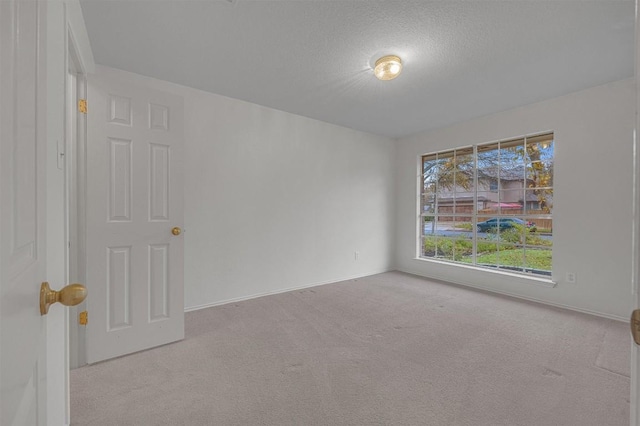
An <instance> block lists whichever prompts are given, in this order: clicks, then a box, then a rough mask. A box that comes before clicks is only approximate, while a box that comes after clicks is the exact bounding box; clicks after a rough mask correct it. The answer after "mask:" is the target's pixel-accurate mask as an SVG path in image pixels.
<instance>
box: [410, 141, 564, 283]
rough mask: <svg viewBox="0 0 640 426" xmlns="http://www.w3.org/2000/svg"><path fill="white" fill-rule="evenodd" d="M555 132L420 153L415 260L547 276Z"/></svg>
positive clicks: (550, 239) (551, 227)
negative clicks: (418, 245)
mask: <svg viewBox="0 0 640 426" xmlns="http://www.w3.org/2000/svg"><path fill="white" fill-rule="evenodd" d="M553 152H554V138H553V133H545V134H542V135H535V136H526V137H521V138H516V139H510V140H507V141H500V142H492V143H487V144H482V145H476V146H471V147H463V148H458V149H454V150H450V151H443V152H438V153H433V154H427V155H424V156H422V191H421V195H420V207H421V208H420V212H421V213H420V234H421V242H422V244H421V248H420V257H422V258H428V259H438V260H442V261H448V262H456V263H461V264H469V265H475V266H479V267H484V268H490V269H494V270H495V269H501V270H508V271H512V272H518V273H523V274H534V275H549V276H550V275H551V259H552V251H553V218H552V210H553V158H554V157H553Z"/></svg>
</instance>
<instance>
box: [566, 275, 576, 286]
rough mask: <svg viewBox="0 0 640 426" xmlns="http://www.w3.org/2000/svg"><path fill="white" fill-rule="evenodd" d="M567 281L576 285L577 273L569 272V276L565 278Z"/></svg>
mask: <svg viewBox="0 0 640 426" xmlns="http://www.w3.org/2000/svg"><path fill="white" fill-rule="evenodd" d="M565 281H566V282H568V283H569V284H575V283H576V281H577V280H576V273H575V272H567V275H566V277H565Z"/></svg>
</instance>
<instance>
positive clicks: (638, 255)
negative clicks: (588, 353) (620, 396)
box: [629, 0, 640, 426]
mask: <svg viewBox="0 0 640 426" xmlns="http://www.w3.org/2000/svg"><path fill="white" fill-rule="evenodd" d="M639 7H640V0H636V20H635V38H636V39H635V83H636V90H635V92H636V93H635V94H636V102H635V131H634V141H633V148H634V158H633V162H634V167H633V174H634V176H633V179H634V181H633V206H634V215H633V251H632V253H633V256H632V259H633V262H634V263H633V265H632V268H633V273H632V294H633V297H632V299H633V305H634V308H635V309H638V308H640V11H639V10H638V8H639ZM631 346H632V347H631V396H630V399H629V401H630V414H631V418H630V424H631V426H640V348H639V347H638V346H637V345H635V343H633V340H632V341H631Z"/></svg>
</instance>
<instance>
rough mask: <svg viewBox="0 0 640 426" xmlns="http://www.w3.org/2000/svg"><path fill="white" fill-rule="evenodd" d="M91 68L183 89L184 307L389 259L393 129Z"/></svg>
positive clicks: (326, 278) (355, 271)
mask: <svg viewBox="0 0 640 426" xmlns="http://www.w3.org/2000/svg"><path fill="white" fill-rule="evenodd" d="M97 72H99V73H108V74H111V75H112V76H114V77H115V78H119V79H124V80H127V81H129V82H131V83H134V84H140V85H145V86H148V87H153V88H156V89H160V90H164V91H167V92H171V93H174V94H178V95H180V96H183V97H184V101H185V102H184V104H185V114H184V116H185V188H184V196H185V197H184V198H185V223H184V228H185V230H186V232H185V234H184V237H185V306H186V308H187V309H192V308H196V307H200V306H208V305H213V304H218V303H221V302H225V301H230V300H233V299H239V298H246V297H250V296H254V295H260V294H265V293H271V292H278V291H282V290H285V289H289V288H294V287H301V286H309V285H314V284H320V283H326V282H333V281H338V280H343V279H347V278H351V277H358V276H365V275H370V274H375V273H379V272H383V271H387V270H390V269H392V263H393V248H394V247H393V246H394V242H395V237H394V232H395V218H394V201H395V198H394V194H393V189H394V171H393V166H394V164H395V145H394V142H393V140H391V139H388V138H385V137H379V136H373V135H370V134H366V133H362V132H358V131H355V130H351V129H346V128H343V127H339V126H335V125H331V124H327V123H323V122H320V121H317V120H312V119H309V118H305V117H301V116H297V115H294V114H289V113H285V112H282V111H277V110H274V109H270V108H266V107H262V106H258V105H255V104H251V103H248V102H243V101H239V100H235V99H230V98H226V97H223V96H219V95H214V94H211V93H206V92H203V91H199V90H195V89H190V88H186V87H182V86H178V85H175V84H172V83H168V82H164V81H160V80H155V79H151V78H148V77H143V76H140V75H135V74H131V73H126V72H123V71H119V70H114V69H110V68H106V67H98V68H97ZM90 78H91V76H89V79H90ZM355 251H359V253H360V256H359V259H358V260H357V261H356V260H355V259H354V252H355Z"/></svg>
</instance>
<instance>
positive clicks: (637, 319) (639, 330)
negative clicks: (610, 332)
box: [629, 309, 640, 345]
mask: <svg viewBox="0 0 640 426" xmlns="http://www.w3.org/2000/svg"><path fill="white" fill-rule="evenodd" d="M629 323H630V324H631V336H632V337H633V340H634V341H635V342H636V345H640V309H636V310H635V311H633V312H632V313H631V320H630V321H629Z"/></svg>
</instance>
